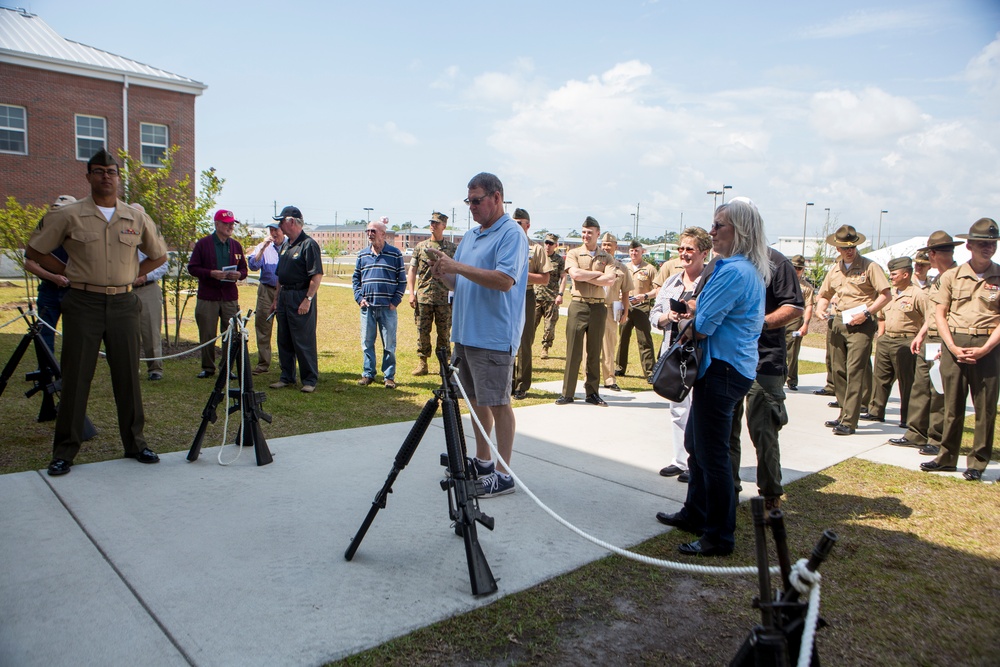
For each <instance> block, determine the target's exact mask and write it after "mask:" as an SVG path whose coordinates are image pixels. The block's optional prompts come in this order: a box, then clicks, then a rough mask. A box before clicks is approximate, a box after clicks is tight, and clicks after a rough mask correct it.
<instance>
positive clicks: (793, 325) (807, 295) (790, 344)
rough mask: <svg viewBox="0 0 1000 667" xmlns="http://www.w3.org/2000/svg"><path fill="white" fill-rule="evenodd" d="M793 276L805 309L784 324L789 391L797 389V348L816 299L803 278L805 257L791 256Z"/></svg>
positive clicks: (807, 327) (805, 331) (809, 319)
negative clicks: (796, 281) (800, 291)
mask: <svg viewBox="0 0 1000 667" xmlns="http://www.w3.org/2000/svg"><path fill="white" fill-rule="evenodd" d="M791 262H792V267H793V268H794V269H795V276H796V278H798V281H799V289H800V290H802V299H803V301H804V303H805V310H804V311H803V312H802V314H801V315H799V316H797V317H795V318H794V319H792V320H791V321H790V322H789V323H788V324H786V325H785V355H786V365H787V366H788V379H787V380H786V382H785V384H786V386H787V387H788V388H789V389H790V390H791V391H798V390H799V349H800V348H801V347H802V337H803V336H805V335H806V334H807V333H809V322H811V321H812V313H813V303H815V301H816V290H815V289H813V286H812V285H811V284H809V281H808V280H806V278H805V273H806V258H805V257H803V256H802V255H794V256H793V257H792V258H791Z"/></svg>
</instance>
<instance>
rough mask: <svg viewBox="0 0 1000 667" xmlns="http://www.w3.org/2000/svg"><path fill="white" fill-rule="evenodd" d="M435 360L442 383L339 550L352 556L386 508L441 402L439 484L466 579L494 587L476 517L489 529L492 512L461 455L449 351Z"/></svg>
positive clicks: (485, 589) (480, 589)
mask: <svg viewBox="0 0 1000 667" xmlns="http://www.w3.org/2000/svg"><path fill="white" fill-rule="evenodd" d="M437 356H438V362H439V363H440V365H441V387H440V388H438V389H435V390H434V396H433V398H430V399H428V400H427V402H426V403H425V404H424V407H423V409H422V410H421V411H420V415H419V416H418V417H417V420H416V421H415V422H414V423H413V426H412V427H411V428H410V432H409V433H408V434H407V436H406V439H405V440H404V441H403V444H402V446H401V447H400V448H399V451H398V452H397V453H396V458H395V460H394V461H393V464H392V469H391V470H390V471H389V475H388V477H387V478H386V480H385V483H384V484H383V485H382V488H381V489H379V491H378V493H376V494H375V499H374V500H373V501H372V506H371V508H370V509H369V510H368V514H367V516H365V519H364V521H363V522H362V523H361V527H360V528H359V529H358V532H357V533H356V534H355V535H354V537H353V538H352V539H351V544H350V545H349V546H348V547H347V551H346V552H344V558H345V559H347V560H351V559H352V558H354V554H355V553H356V552H357V550H358V547H359V546H361V540H363V539H364V537H365V534H366V533H367V532H368V529H369V527H371V525H372V522H373V521H374V520H375V515H376V514H378V512H379V510H381V509H385V506H386V500H387V499H388V496H389V494H390V493H392V485H393V484H394V483H395V481H396V478H397V477H398V476H399V473H400V472H402V470H403V468H405V467H406V466H407V464H409V462H410V459H411V458H412V457H413V453H414V452H415V451H416V449H417V446H418V445H419V444H420V440H421V439H422V438H423V436H424V433H426V431H427V427H428V426H429V425H430V423H431V421H432V420H433V419H434V416H435V415H436V414H437V411H438V407H441V410H442V415H443V421H444V434H445V445H446V447H447V453H446V454H444V455H442V457H441V459H442V464H446V465H447V476H446V477H445V479H443V480H441V488H442V489H443V490H444V491H446V492H447V493H448V517H449V518H450V519H451V520H452V521H453V522H454V524H455V533H456V534H457V535H460V536H461V537H462V539H463V540H464V542H465V559H466V562H467V564H468V566H469V581H470V583H471V585H472V594H473V595H488V594H490V593H493V592H495V591H496V590H497V582H496V579H495V578H494V577H493V572H492V571H491V570H490V566H489V563H488V562H487V561H486V555H485V554H484V553H483V549H482V547H481V546H480V544H479V536H478V533H477V531H476V522H479V523H481V524H483V526H485V527H486V528H487V529H489V530H493V525H494V523H493V518H492V517H490V516H488V515H486V514H483V513H482V512H481V511H480V510H479V499H478V498H479V496H480V495H481V494H482V490H483V489H482V483H481V482H479V481H478V479H477V474H476V468H475V466H474V465H473V464H472V461H471V460H470V459H469V458H468V456H467V455H466V449H465V434H464V432H463V430H462V421H461V417H460V416H459V412H458V391H457V388H456V386H455V384H454V383H453V382H452V381H451V379H450V377H449V365H448V356H447V354H445V353H444V351H438V354H437Z"/></svg>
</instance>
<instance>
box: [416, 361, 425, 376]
mask: <svg viewBox="0 0 1000 667" xmlns="http://www.w3.org/2000/svg"><path fill="white" fill-rule="evenodd" d="M413 375H414V376H420V375H427V360H426V359H424V358H423V357H420V361H418V362H417V368H416V370H415V371H413Z"/></svg>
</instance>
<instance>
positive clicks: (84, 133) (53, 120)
mask: <svg viewBox="0 0 1000 667" xmlns="http://www.w3.org/2000/svg"><path fill="white" fill-rule="evenodd" d="M94 40H95V41H104V42H107V43H110V44H115V45H118V44H123V43H127V41H126V42H122V41H121V40H120V39H117V38H116V36H115V35H113V34H107V35H106V34H104V33H96V34H95V35H94ZM205 88H206V86H205V84H202V83H199V82H197V81H194V80H192V79H188V78H186V77H183V76H179V75H177V74H171V73H170V72H166V71H164V70H161V69H157V68H155V67H151V66H149V65H144V64H142V63H139V62H136V61H134V60H129V59H128V58H125V57H123V56H118V55H115V54H113V53H108V52H107V51H102V50H101V49H99V48H95V47H92V46H87V45H85V44H80V43H78V42H73V41H70V40H68V39H64V38H63V37H60V36H59V35H58V34H57V33H56V32H55V31H54V30H53V29H52V28H50V27H49V26H48V25H47V24H46V23H45V21H43V20H42V19H41V18H39V17H37V16H35V15H34V14H31V13H28V12H26V11H25V10H20V9H17V10H15V9H8V8H0V182H2V183H3V185H4V187H3V194H4V195H13V196H14V197H16V198H17V199H18V201H19V202H21V203H22V204H35V205H38V206H44V205H48V204H50V203H51V202H52V201H53V200H54V199H55V198H56V197H57V196H59V195H63V194H66V195H73V196H74V197H78V198H79V197H83V196H86V195H87V194H89V193H88V187H87V182H86V180H85V179H84V174H85V173H86V162H87V160H88V159H89V158H90V156H92V155H93V154H94V153H96V152H97V151H98V150H100V149H101V148H106V149H107V150H108V151H110V152H112V153H115V154H117V151H118V150H119V149H121V148H124V149H125V150H127V151H128V152H129V153H130V154H131V155H132V156H134V157H136V158H141V160H142V163H143V164H144V165H147V166H149V167H154V168H155V167H157V166H158V165H159V161H160V158H161V157H162V156H163V155H164V153H165V152H166V150H167V148H168V147H169V146H171V145H173V144H177V145H178V146H179V147H180V150H179V151H178V152H177V155H176V157H175V162H174V164H175V166H174V170H175V173H177V174H178V176H182V175H184V174H191V175H192V176H194V175H195V161H194V157H195V153H194V150H195V127H194V100H195V97H197V96H198V95H201V93H202V91H204V90H205Z"/></svg>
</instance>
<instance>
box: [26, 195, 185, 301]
mask: <svg viewBox="0 0 1000 667" xmlns="http://www.w3.org/2000/svg"><path fill="white" fill-rule="evenodd" d="M28 245H30V246H31V247H32V248H34V249H35V250H37V251H38V252H40V253H44V254H48V253H50V252H52V251H53V250H55V249H56V248H58V247H59V246H60V245H61V246H62V247H63V248H64V249H65V250H66V254H67V255H68V256H69V261H68V262H67V264H66V277H67V278H69V280H70V282H74V283H87V284H88V285H99V286H101V287H121V286H123V285H131V284H132V281H134V280H135V278H136V276H138V275H139V254H138V253H137V252H136V250H137V249H138V250H142V252H143V253H145V254H146V256H147V257H149V258H150V259H159V258H160V257H163V256H164V255H165V254H166V252H167V246H166V244H165V243H164V242H163V237H162V236H160V232H159V230H158V229H157V228H156V225H155V224H153V221H152V220H150V218H149V216H148V215H146V214H145V213H143V212H142V211H139V210H137V209H134V208H132V207H131V206H129V205H128V204H126V203H125V202H123V201H121V200H118V201H117V203H116V206H115V212H114V215H112V216H111V222H108V221H107V219H106V218H105V217H104V214H103V213H101V211H100V210H99V209H98V208H97V205H96V204H94V200H93V198H91V197H87V198H86V199H81V200H79V201H77V202H74V203H72V204H68V205H66V206H62V207H60V208H58V209H56V210H55V211H50V212H49V213H46V214H45V217H44V218H42V221H41V222H40V223H38V227H37V228H36V229H35V231H34V232H32V234H31V239H30V240H29V241H28Z"/></svg>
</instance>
